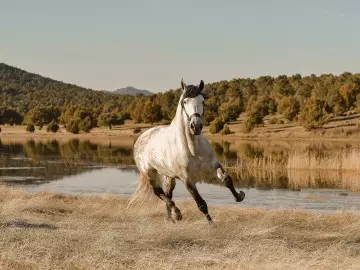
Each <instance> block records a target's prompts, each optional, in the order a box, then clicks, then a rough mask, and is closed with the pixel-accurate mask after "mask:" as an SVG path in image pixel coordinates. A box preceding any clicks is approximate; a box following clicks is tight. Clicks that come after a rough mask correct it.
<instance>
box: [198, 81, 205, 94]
mask: <svg viewBox="0 0 360 270" xmlns="http://www.w3.org/2000/svg"><path fill="white" fill-rule="evenodd" d="M199 89H200V92H201V91H202V90H203V89H204V81H203V80H201V81H200V84H199Z"/></svg>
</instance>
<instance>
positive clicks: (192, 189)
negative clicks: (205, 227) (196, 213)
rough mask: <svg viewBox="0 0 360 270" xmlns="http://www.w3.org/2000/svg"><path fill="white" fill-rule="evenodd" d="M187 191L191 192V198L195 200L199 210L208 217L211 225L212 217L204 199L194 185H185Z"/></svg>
mask: <svg viewBox="0 0 360 270" xmlns="http://www.w3.org/2000/svg"><path fill="white" fill-rule="evenodd" d="M185 186H186V189H187V190H188V191H189V193H190V194H191V196H192V197H193V198H194V200H195V202H196V204H197V206H198V208H199V210H200V211H201V212H202V213H203V214H204V215H205V216H206V219H207V220H208V222H209V223H212V219H211V216H210V215H209V211H208V207H207V204H206V202H205V201H204V199H203V198H202V197H201V196H200V194H199V192H198V190H197V189H196V186H195V185H194V184H192V183H185Z"/></svg>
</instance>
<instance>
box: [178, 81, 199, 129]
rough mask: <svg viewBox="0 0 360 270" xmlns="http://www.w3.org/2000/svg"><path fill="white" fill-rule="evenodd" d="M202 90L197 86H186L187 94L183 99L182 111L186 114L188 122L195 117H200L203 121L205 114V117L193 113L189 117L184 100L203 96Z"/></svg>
mask: <svg viewBox="0 0 360 270" xmlns="http://www.w3.org/2000/svg"><path fill="white" fill-rule="evenodd" d="M201 90H202V89H200V88H199V87H197V86H195V85H188V86H186V89H185V93H184V94H183V96H182V99H181V109H182V110H183V111H184V112H185V114H186V117H187V120H188V121H189V122H190V120H191V118H193V117H196V116H197V117H200V118H201V119H202V117H203V116H204V112H203V115H200V114H199V113H193V114H192V115H190V116H189V114H188V113H187V112H186V110H185V106H184V99H185V98H195V97H197V96H198V95H201Z"/></svg>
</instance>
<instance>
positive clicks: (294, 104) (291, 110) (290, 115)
mask: <svg viewBox="0 0 360 270" xmlns="http://www.w3.org/2000/svg"><path fill="white" fill-rule="evenodd" d="M278 111H279V113H281V114H282V115H283V116H284V117H285V118H287V119H288V120H290V121H292V120H293V119H294V118H295V117H296V115H297V114H298V113H299V111H300V103H299V101H297V99H296V98H295V97H294V96H285V97H283V98H282V99H281V100H280V102H279V105H278Z"/></svg>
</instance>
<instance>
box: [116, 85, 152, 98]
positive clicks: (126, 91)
mask: <svg viewBox="0 0 360 270" xmlns="http://www.w3.org/2000/svg"><path fill="white" fill-rule="evenodd" d="M112 93H113V94H117V95H130V96H136V95H137V94H142V95H144V96H151V95H152V94H153V93H152V92H150V91H149V90H143V89H138V88H135V87H133V86H126V87H123V88H119V89H116V90H114V91H113V92H112Z"/></svg>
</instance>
